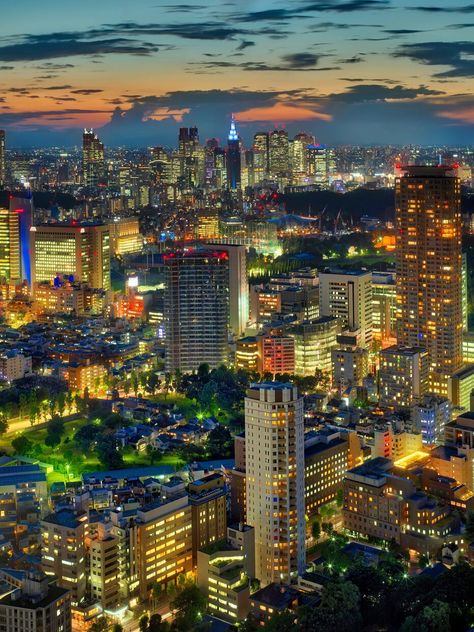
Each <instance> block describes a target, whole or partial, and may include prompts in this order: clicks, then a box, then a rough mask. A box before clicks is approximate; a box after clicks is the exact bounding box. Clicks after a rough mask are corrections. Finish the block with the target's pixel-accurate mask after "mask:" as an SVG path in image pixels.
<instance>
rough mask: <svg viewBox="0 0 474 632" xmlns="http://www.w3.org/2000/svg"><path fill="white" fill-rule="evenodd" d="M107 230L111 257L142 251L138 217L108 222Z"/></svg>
mask: <svg viewBox="0 0 474 632" xmlns="http://www.w3.org/2000/svg"><path fill="white" fill-rule="evenodd" d="M108 228H109V237H110V254H111V255H112V256H117V255H118V256H122V255H127V254H129V253H133V252H140V251H141V250H142V248H143V238H142V236H141V235H140V224H139V221H138V217H123V218H121V219H115V220H114V221H113V222H109V224H108Z"/></svg>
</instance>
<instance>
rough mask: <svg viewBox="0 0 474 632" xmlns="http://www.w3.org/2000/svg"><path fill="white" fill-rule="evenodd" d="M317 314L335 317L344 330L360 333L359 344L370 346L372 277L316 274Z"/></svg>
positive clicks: (368, 274) (353, 273)
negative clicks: (317, 275) (317, 292)
mask: <svg viewBox="0 0 474 632" xmlns="http://www.w3.org/2000/svg"><path fill="white" fill-rule="evenodd" d="M319 311H320V314H321V315H322V316H334V317H335V318H337V319H338V320H339V322H340V323H341V326H342V328H343V329H349V330H350V331H355V330H360V332H361V343H362V346H364V347H370V344H371V342H372V274H371V272H367V271H365V270H360V271H358V270H351V271H346V270H334V271H331V270H330V271H327V272H321V273H320V274H319Z"/></svg>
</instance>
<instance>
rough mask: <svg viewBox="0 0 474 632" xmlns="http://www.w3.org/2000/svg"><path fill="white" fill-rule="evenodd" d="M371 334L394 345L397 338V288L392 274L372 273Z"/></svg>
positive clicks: (384, 343)
mask: <svg viewBox="0 0 474 632" xmlns="http://www.w3.org/2000/svg"><path fill="white" fill-rule="evenodd" d="M372 334H373V337H374V340H377V341H378V342H381V343H382V345H383V346H385V345H386V344H387V343H388V344H390V343H392V344H394V343H395V342H396V338H397V286H396V282H395V274H394V273H392V272H372Z"/></svg>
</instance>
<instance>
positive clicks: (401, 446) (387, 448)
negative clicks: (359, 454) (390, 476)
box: [371, 422, 423, 461]
mask: <svg viewBox="0 0 474 632" xmlns="http://www.w3.org/2000/svg"><path fill="white" fill-rule="evenodd" d="M422 448H423V441H422V434H421V432H416V431H415V432H411V430H410V429H406V428H404V427H403V426H402V427H399V426H397V424H394V423H391V422H387V423H381V424H377V425H376V426H375V428H374V440H373V444H372V446H371V456H372V458H376V457H379V456H380V457H383V458H385V459H391V460H392V461H398V460H399V459H404V458H405V457H407V456H409V455H411V454H413V453H414V452H419V451H421V450H422Z"/></svg>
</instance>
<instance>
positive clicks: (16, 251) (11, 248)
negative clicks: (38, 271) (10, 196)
mask: <svg viewBox="0 0 474 632" xmlns="http://www.w3.org/2000/svg"><path fill="white" fill-rule="evenodd" d="M0 277H2V279H4V281H5V282H6V283H15V282H19V281H20V278H21V277H20V224H19V214H18V213H15V212H13V213H12V212H11V211H10V209H9V208H0Z"/></svg>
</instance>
